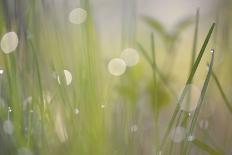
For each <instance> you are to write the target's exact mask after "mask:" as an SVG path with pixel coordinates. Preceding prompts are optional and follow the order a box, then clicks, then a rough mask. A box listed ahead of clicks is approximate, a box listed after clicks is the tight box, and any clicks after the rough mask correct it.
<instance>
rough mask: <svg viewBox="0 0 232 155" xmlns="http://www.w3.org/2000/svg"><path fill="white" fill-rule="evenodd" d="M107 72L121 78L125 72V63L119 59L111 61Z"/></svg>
mask: <svg viewBox="0 0 232 155" xmlns="http://www.w3.org/2000/svg"><path fill="white" fill-rule="evenodd" d="M108 70H109V72H110V74H112V75H114V76H121V75H122V74H123V73H125V71H126V63H125V62H124V60H122V59H120V58H114V59H111V60H110V62H109V64H108Z"/></svg>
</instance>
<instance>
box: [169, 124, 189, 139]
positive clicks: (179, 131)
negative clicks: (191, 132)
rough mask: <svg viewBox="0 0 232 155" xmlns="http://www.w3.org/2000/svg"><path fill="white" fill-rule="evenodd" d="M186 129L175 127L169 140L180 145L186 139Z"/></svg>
mask: <svg viewBox="0 0 232 155" xmlns="http://www.w3.org/2000/svg"><path fill="white" fill-rule="evenodd" d="M186 133H187V132H186V129H185V128H183V127H176V128H175V129H173V130H172V131H171V139H172V141H173V142H174V143H180V142H181V141H182V140H183V139H185V137H186Z"/></svg>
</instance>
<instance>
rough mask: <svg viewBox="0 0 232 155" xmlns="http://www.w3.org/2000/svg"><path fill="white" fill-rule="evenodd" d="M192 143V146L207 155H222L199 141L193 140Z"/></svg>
mask: <svg viewBox="0 0 232 155" xmlns="http://www.w3.org/2000/svg"><path fill="white" fill-rule="evenodd" d="M192 143H193V144H194V145H196V146H197V147H198V148H200V149H202V150H203V151H205V152H207V153H208V154H211V155H222V154H223V153H221V152H219V151H217V150H215V149H214V148H212V147H211V146H209V145H208V144H206V143H204V142H202V141H200V140H199V139H194V140H193V141H192Z"/></svg>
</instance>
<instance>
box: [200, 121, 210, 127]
mask: <svg viewBox="0 0 232 155" xmlns="http://www.w3.org/2000/svg"><path fill="white" fill-rule="evenodd" d="M199 126H200V128H201V129H207V128H208V126H209V122H208V121H207V120H201V121H200V122H199Z"/></svg>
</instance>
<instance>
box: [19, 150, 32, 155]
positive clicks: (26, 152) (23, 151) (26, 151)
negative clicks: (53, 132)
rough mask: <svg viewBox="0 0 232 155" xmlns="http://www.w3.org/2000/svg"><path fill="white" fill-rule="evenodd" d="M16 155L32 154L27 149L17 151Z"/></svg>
mask: <svg viewBox="0 0 232 155" xmlns="http://www.w3.org/2000/svg"><path fill="white" fill-rule="evenodd" d="M18 155H33V152H32V151H31V150H30V149H28V148H20V149H18Z"/></svg>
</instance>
